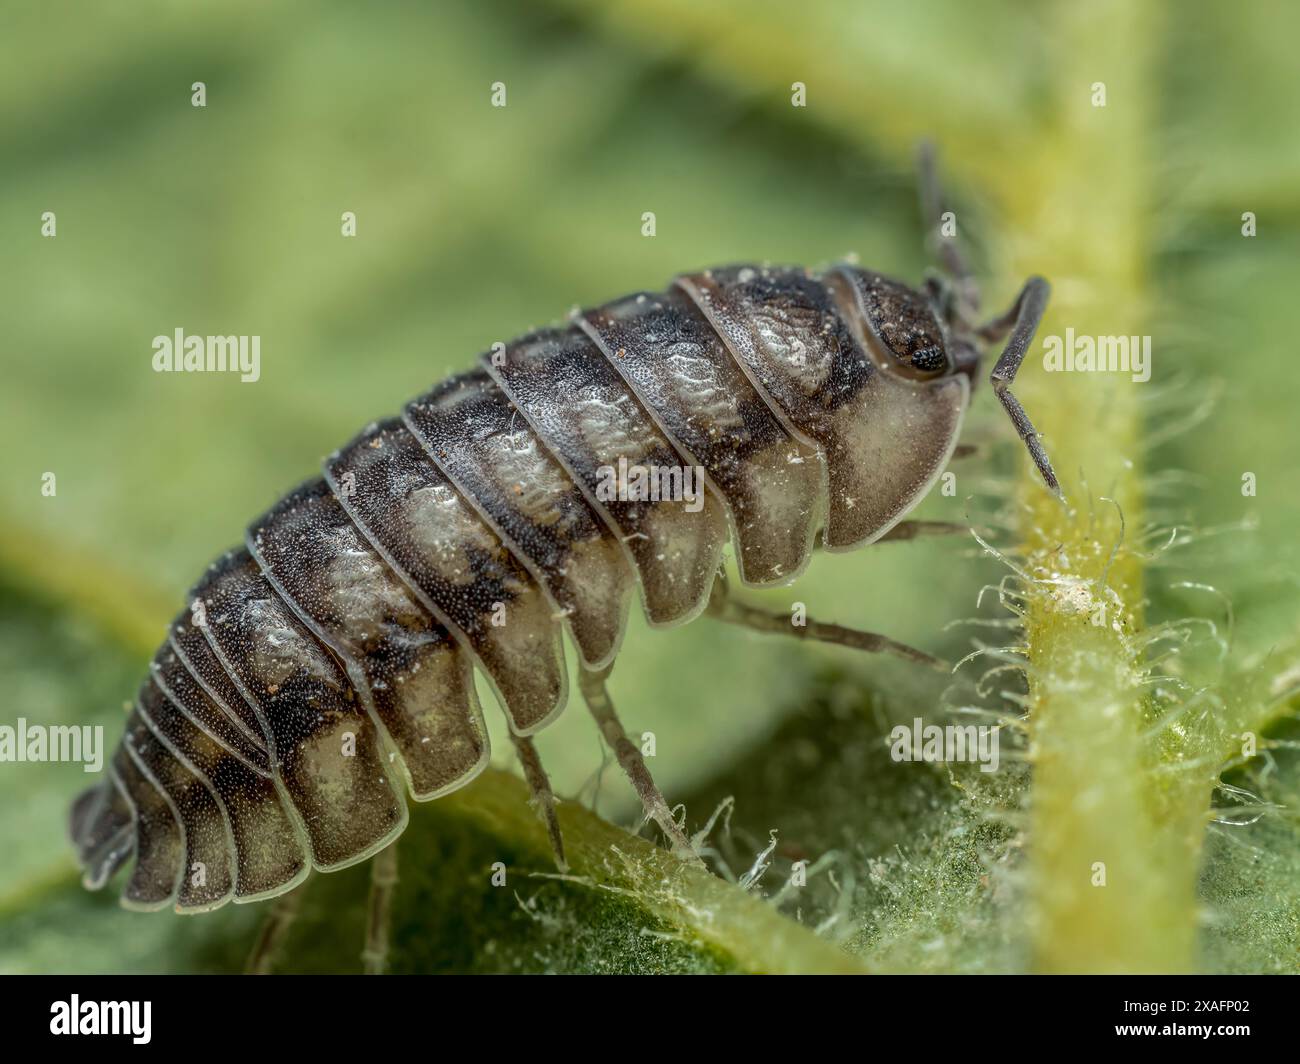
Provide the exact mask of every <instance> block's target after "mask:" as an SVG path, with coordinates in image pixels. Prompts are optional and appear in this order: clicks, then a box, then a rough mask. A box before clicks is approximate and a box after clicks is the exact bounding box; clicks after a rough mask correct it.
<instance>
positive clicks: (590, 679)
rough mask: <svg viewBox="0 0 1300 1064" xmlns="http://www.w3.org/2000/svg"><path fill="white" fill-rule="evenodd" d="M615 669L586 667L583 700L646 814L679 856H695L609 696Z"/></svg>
mask: <svg viewBox="0 0 1300 1064" xmlns="http://www.w3.org/2000/svg"><path fill="white" fill-rule="evenodd" d="M611 669H612V666H607V667H606V668H604V669H600V670H599V671H597V672H588V671H586V670H585V669H584V670H582V672H581V675H580V676H579V684H580V686H581V688H582V697H583V700H584V701H585V702H586V703H587V708H588V709H589V710H591V715H592V716H593V717H595V718H596V724H597V725H598V726H599V728H600V734H601V735H602V736H603V737H604V739H605V742H606V743H607V744H608V746H609V748H610V750H612V751H613V752H614V756H615V758H617V759H618V763H619V765H621V766H622V768H623V771H624V772H625V773H627V778H628V780H629V781H631V783H632V786H633V787H634V788H635V789H636V793H637V796H638V797H639V798H640V799H641V806H642V808H643V809H644V810H645V813H646V816H648V817H649V818H650V819H651V820H653V821H654V822H655V823H656V824H658V825H659V830H660V831H662V832H663V833H664V834H665V835H666V836H667V837H668V840H669V841H670V842H671V843H672V847H673V852H674V853H676V854H677V855H678V856H679V857H688V858H695V857H696V855H695V850H694V847H692V846H691V842H690V840H689V839H688V838H687V837H686V833H685V832H684V831H682V829H681V827H680V826H679V825H678V823H677V821H676V820H674V819H673V812H672V809H671V808H670V807H669V805H668V802H667V801H666V800H665V799H664V796H663V793H662V792H661V791H660V790H659V787H658V785H657V784H656V783H655V781H654V777H653V776H651V775H650V769H649V767H648V766H647V765H646V763H645V758H644V757H642V756H641V751H640V750H639V749H638V748H637V746H636V744H635V743H633V742H632V740H630V739H629V738H628V737H627V732H626V731H624V730H623V725H622V723H621V722H620V721H619V719H618V714H617V713H616V712H615V710H614V702H613V700H612V699H611V698H610V697H609V688H608V687H607V686H606V681H607V680H608V679H609V674H610V670H611ZM696 859H698V858H696Z"/></svg>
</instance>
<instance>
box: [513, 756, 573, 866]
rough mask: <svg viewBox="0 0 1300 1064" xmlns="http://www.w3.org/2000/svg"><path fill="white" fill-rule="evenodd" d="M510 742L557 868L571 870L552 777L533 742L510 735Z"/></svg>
mask: <svg viewBox="0 0 1300 1064" xmlns="http://www.w3.org/2000/svg"><path fill="white" fill-rule="evenodd" d="M510 740H511V742H513V743H514V744H515V753H516V754H518V755H519V764H520V765H521V766H522V767H523V770H524V779H525V780H527V782H528V789H529V790H530V791H531V792H532V802H531V804H532V806H533V809H534V810H536V812H537V815H538V816H539V817H541V819H542V823H543V824H544V825H545V826H546V835H547V838H549V839H550V841H551V853H552V854H554V855H555V867H556V868H557V869H559V870H560V871H561V872H567V871H568V870H569V862H568V861H566V860H565V858H564V837H563V836H562V835H561V834H560V819H559V817H557V816H556V815H555V793H554V792H553V791H552V790H551V780H550V777H549V776H547V775H546V769H545V768H543V767H542V759H541V756H540V755H539V754H538V753H537V746H536V745H535V744H534V743H533V741H532V739H529V738H527V737H525V736H521V735H515V734H514V733H511V735H510Z"/></svg>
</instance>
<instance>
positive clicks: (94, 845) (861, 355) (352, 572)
mask: <svg viewBox="0 0 1300 1064" xmlns="http://www.w3.org/2000/svg"><path fill="white" fill-rule="evenodd" d="M892 284H894V282H890V281H888V280H887V279H885V278H882V277H880V276H879V275H878V274H874V273H870V272H867V271H863V270H858V269H856V268H854V267H848V266H840V267H837V268H835V269H833V270H831V271H828V272H827V273H824V274H821V275H814V274H811V273H809V272H808V271H805V270H802V269H794V268H768V267H759V266H729V267H724V268H720V269H714V270H709V271H705V272H703V273H696V274H686V275H683V276H681V277H679V278H678V279H677V280H676V281H675V283H674V284H673V286H672V287H671V288H670V289H669V290H668V291H666V292H657V293H651V292H643V293H639V294H635V295H631V296H627V297H625V298H623V299H619V300H615V301H614V302H612V303H608V304H606V305H604V306H602V307H598V308H595V309H593V310H588V311H585V312H582V313H580V314H577V315H575V316H574V318H573V320H572V321H570V322H569V323H568V324H566V325H563V326H558V327H553V328H547V329H542V330H539V331H537V332H533V333H531V334H529V335H527V336H524V337H522V338H520V339H518V340H515V341H513V342H512V343H510V344H507V345H505V349H504V351H503V352H499V353H497V354H491V353H489V354H485V355H484V356H482V359H481V363H480V366H479V368H477V369H474V370H471V371H470V372H468V373H465V374H461V375H459V376H456V377H452V378H450V379H449V380H447V381H445V382H443V383H442V384H439V385H437V386H436V387H434V388H433V389H432V390H431V391H429V392H428V393H427V394H425V395H423V396H420V397H419V398H417V399H415V400H413V401H412V402H411V403H409V404H408V405H407V407H406V409H405V411H404V413H403V416H402V418H401V419H392V420H389V421H384V422H380V423H376V424H372V425H371V426H369V427H368V428H367V429H365V430H364V431H363V432H362V433H361V434H360V435H359V436H357V438H356V439H354V440H353V441H352V442H351V443H349V444H348V445H347V446H346V447H344V448H342V449H341V450H339V451H336V452H335V453H334V454H332V455H330V456H329V457H328V458H327V459H326V461H325V464H324V470H323V473H324V475H323V477H321V478H318V479H316V480H313V481H309V482H308V483H306V484H303V485H302V486H300V487H298V488H297V489H295V490H294V491H292V492H291V493H290V494H289V495H287V496H286V497H285V498H284V499H283V500H281V501H280V502H279V503H277V504H276V505H275V506H274V507H272V508H271V509H270V510H269V511H268V512H267V513H266V514H264V515H263V516H262V517H260V518H258V519H257V520H256V521H254V522H253V523H252V525H250V526H249V529H248V533H247V537H246V541H245V546H244V547H242V548H240V549H238V550H235V551H231V552H229V553H228V554H226V555H225V556H223V557H222V558H220V559H218V561H217V562H215V563H214V564H213V565H212V566H211V567H210V568H209V569H208V571H207V573H205V574H204V576H203V578H202V579H201V580H200V581H199V583H198V584H197V585H196V586H195V588H194V589H193V591H192V592H191V594H190V598H189V601H188V603H187V606H186V609H185V611H184V612H183V613H182V614H181V615H180V616H179V617H178V618H177V619H176V621H175V622H174V623H173V624H172V626H171V630H170V632H169V636H168V639H167V642H166V643H165V644H164V645H163V646H162V648H161V649H160V650H159V651H158V653H157V655H156V656H155V658H154V660H153V662H152V664H151V667H150V676H149V678H148V679H147V680H146V681H145V683H144V685H143V686H142V687H141V690H140V693H139V696H138V697H137V700H136V704H135V708H134V710H133V711H132V713H131V714H130V716H129V718H128V720H127V725H126V731H125V734H124V736H123V739H122V744H121V745H120V746H119V748H118V750H117V752H116V754H115V756H114V757H113V759H112V762H111V764H110V768H109V770H108V772H107V774H106V778H105V780H104V781H102V782H101V783H100V784H98V785H97V786H95V787H92V788H90V789H89V790H88V791H86V792H84V793H83V794H82V795H80V796H79V797H78V798H77V800H76V801H75V803H74V804H73V808H72V813H71V818H70V823H71V831H72V836H73V841H74V843H75V845H76V849H77V854H78V857H79V859H80V861H81V864H82V867H83V870H84V880H85V883H86V885H87V886H88V887H90V888H99V887H101V886H103V885H104V884H105V883H106V882H107V881H108V879H109V878H110V877H111V876H112V874H113V873H114V872H115V871H116V870H117V869H118V868H119V867H121V866H122V865H123V864H124V863H125V862H126V861H127V860H128V859H129V858H130V857H131V856H132V855H134V856H135V859H136V860H135V865H134V868H133V870H132V872H131V874H130V876H129V877H128V879H127V882H126V885H125V887H124V889H123V903H124V904H126V905H128V906H130V907H133V908H146V909H147V908H159V907H162V906H166V905H173V906H174V907H175V908H176V909H177V910H179V911H182V912H202V911H206V910H208V909H212V908H215V907H217V906H219V905H221V904H223V903H225V902H226V901H228V900H231V899H234V900H236V901H251V900H256V899H260V898H265V897H270V896H273V895H275V894H279V893H282V892H283V891H285V890H288V889H289V888H291V887H292V886H294V885H295V884H297V883H298V882H300V881H301V879H302V878H303V877H304V876H305V875H306V874H307V872H308V870H309V869H310V868H313V867H314V868H317V869H321V870H330V869H335V868H340V867H343V866H345V865H348V864H352V863H354V862H356V861H359V860H362V859H363V858H365V857H367V856H369V855H371V854H372V853H374V852H376V851H377V850H379V849H381V848H382V847H384V846H386V845H387V844H388V843H389V842H391V841H392V840H393V839H394V838H396V836H397V835H398V834H399V833H400V832H401V831H402V829H403V828H404V826H405V824H406V818H407V813H406V803H405V798H404V794H405V793H409V794H410V796H411V797H412V798H413V799H415V800H416V801H427V800H429V799H432V798H437V797H438V796H440V795H443V794H446V793H447V792H449V791H451V790H454V789H456V788H458V787H461V786H463V785H464V784H465V783H467V782H468V781H469V780H470V779H472V778H473V777H474V776H475V775H476V774H477V773H478V772H479V771H480V770H481V769H482V768H483V767H484V765H486V764H487V761H488V755H489V751H488V740H487V731H486V728H485V727H484V724H483V719H482V714H481V711H480V709H479V706H478V703H477V700H476V698H475V694H474V683H473V675H472V673H473V670H474V669H476V668H477V669H478V670H479V671H481V672H482V673H483V675H484V676H485V677H486V679H487V680H488V682H489V684H490V686H491V688H492V690H493V691H494V693H495V694H496V696H497V698H498V699H499V701H500V702H501V705H502V707H503V708H504V710H505V712H506V714H507V717H508V720H509V723H510V726H511V728H512V729H513V731H514V732H515V733H516V734H518V735H530V734H532V733H534V732H536V731H538V730H539V729H541V728H543V727H545V726H546V725H547V724H548V723H549V722H550V721H552V720H553V719H554V718H555V717H556V716H557V715H558V714H559V713H560V712H561V710H562V709H563V708H564V704H565V701H566V699H567V693H568V692H567V671H566V668H565V664H564V653H563V639H562V635H563V633H566V632H567V634H568V636H569V639H570V641H571V642H572V644H573V645H574V648H575V650H576V652H577V655H578V660H579V663H580V665H581V666H582V667H583V668H585V669H589V670H597V669H601V668H604V667H606V666H607V665H608V664H609V663H610V662H611V661H612V660H613V658H614V656H615V654H616V653H617V652H618V648H619V645H620V643H621V640H622V636H623V631H624V627H625V624H626V620H627V614H628V606H629V602H630V599H631V596H632V592H633V591H634V590H635V589H637V588H639V590H640V593H641V600H642V604H643V607H644V609H645V613H646V617H647V619H648V620H649V622H650V623H651V624H652V625H656V626H666V625H675V624H681V623H684V622H685V621H688V620H690V619H692V618H693V617H695V616H697V615H698V614H699V613H700V612H701V611H702V610H703V609H704V607H705V605H706V604H707V602H708V598H709V592H710V589H711V587H712V585H713V580H714V577H715V575H716V574H717V572H718V568H719V565H720V561H721V555H722V550H723V547H724V546H725V544H726V542H727V540H728V539H729V538H730V539H731V540H733V541H734V544H735V548H734V549H735V553H736V560H737V565H738V568H739V571H740V575H741V578H742V580H743V581H744V582H745V583H747V584H750V585H754V586H770V585H773V584H781V583H788V582H789V581H790V580H792V579H793V578H794V577H796V576H797V575H798V574H799V573H800V572H801V571H802V570H803V568H804V566H805V565H806V564H807V561H808V558H809V555H810V553H811V550H812V548H813V542H814V539H815V538H816V536H817V533H818V531H819V530H820V532H821V540H822V543H823V545H824V546H825V547H827V548H828V549H831V550H845V549H849V548H851V547H854V546H857V545H860V544H863V543H866V542H870V541H871V540H872V539H874V538H877V537H879V536H881V535H883V534H884V533H885V532H886V531H888V529H889V528H890V527H891V526H892V525H893V524H895V523H896V522H897V521H898V520H900V519H901V518H902V517H903V516H904V515H905V514H906V513H907V511H908V510H909V509H910V508H911V507H912V506H913V505H914V504H915V503H916V502H917V500H918V499H919V498H920V497H921V495H922V494H923V493H924V492H925V491H926V490H927V488H928V487H929V485H930V484H931V483H933V481H934V479H935V477H937V475H938V473H939V471H940V470H941V469H942V467H943V464H944V463H945V462H946V461H947V459H948V456H949V455H950V454H951V451H952V448H953V445H954V443H955V441H956V438H957V432H958V430H959V428H960V424H961V418H962V414H963V412H964V410H965V407H966V404H967V401H968V384H967V381H966V378H965V377H964V376H961V375H959V374H953V373H942V374H940V375H934V374H933V370H934V367H933V365H932V362H933V358H934V355H933V352H932V350H931V349H932V347H933V346H934V344H935V343H939V344H940V345H941V343H942V337H941V335H940V334H939V333H938V332H937V331H934V330H937V328H938V327H937V325H936V324H935V323H933V322H930V321H926V320H924V318H923V317H921V318H916V317H908V315H907V314H905V313H903V311H904V310H909V306H908V305H904V304H901V303H898V301H897V300H893V299H892V297H891V296H892V293H893V289H892V288H891V287H890V285H892ZM896 304H897V305H896ZM909 313H910V310H909ZM891 360H892V361H891ZM656 478H657V479H656ZM647 483H649V484H652V485H659V487H660V488H661V489H662V490H660V491H658V492H657V493H655V492H653V491H652V492H651V493H650V494H649V495H648V497H647V494H646V492H645V491H644V490H633V489H634V487H635V486H636V485H637V484H640V485H641V486H642V487H644V485H645V484H647ZM691 484H694V485H695V488H694V490H693V491H692V490H688V486H689V485H691ZM199 870H201V873H202V874H197V872H198V871H199Z"/></svg>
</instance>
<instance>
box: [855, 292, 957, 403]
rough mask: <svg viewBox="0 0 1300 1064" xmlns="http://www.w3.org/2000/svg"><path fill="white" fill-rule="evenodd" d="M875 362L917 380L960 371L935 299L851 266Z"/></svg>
mask: <svg viewBox="0 0 1300 1064" xmlns="http://www.w3.org/2000/svg"><path fill="white" fill-rule="evenodd" d="M850 269H851V272H852V273H853V274H854V275H855V276H854V281H855V288H856V289H857V294H858V306H859V307H860V309H861V311H862V313H863V316H864V317H865V319H866V320H865V322H864V323H863V325H864V328H863V333H864V334H865V337H866V341H867V345H868V347H869V348H871V355H872V357H873V359H874V360H875V361H876V362H877V363H878V364H880V365H881V366H882V367H884V368H886V369H889V370H891V371H893V372H895V373H898V374H899V375H901V376H904V377H910V378H912V379H915V380H932V379H934V378H935V377H942V376H944V375H946V374H949V373H951V372H952V371H953V370H954V369H956V368H958V367H957V365H956V363H955V362H954V360H953V358H952V357H951V355H950V352H949V350H948V343H947V336H946V332H945V329H944V327H943V325H942V324H941V322H940V320H939V318H938V317H936V315H935V311H934V309H933V304H932V300H931V297H930V296H929V295H927V294H926V293H925V292H922V291H918V290H916V289H915V288H911V287H909V286H908V285H905V284H903V283H902V282H901V281H895V280H893V279H891V278H889V277H885V276H883V275H882V274H878V273H873V272H871V271H869V270H862V269H858V268H857V267H851V268H850Z"/></svg>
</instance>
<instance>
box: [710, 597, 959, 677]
mask: <svg viewBox="0 0 1300 1064" xmlns="http://www.w3.org/2000/svg"><path fill="white" fill-rule="evenodd" d="M708 614H709V616H710V617H714V618H716V619H717V620H719V621H725V622H726V623H727V624H736V625H740V626H742V627H744V628H750V629H752V630H754V631H755V632H765V633H767V634H769V635H790V636H794V637H795V638H796V639H814V640H816V641H817V642H819V643H834V644H836V645H837V646H842V647H850V648H852V649H853V650H864V651H866V652H867V653H870V654H882V653H883V654H893V655H894V656H895V657H900V658H903V659H905V660H907V661H911V662H914V663H916V664H918V665H928V666H929V667H930V668H932V669H938V670H940V671H942V672H947V671H948V670H949V668H950V666H949V665H948V663H947V662H944V661H940V660H939V659H938V658H936V657H932V656H931V655H929V654H927V653H926V652H925V651H924V650H917V649H916V647H910V646H908V645H907V644H906V643H899V642H897V641H896V640H893V639H890V638H889V637H888V636H884V635H877V634H876V633H875V632H863V631H860V630H859V629H857V628H846V627H844V626H843V625H841V624H827V623H825V622H823V621H814V620H813V619H812V618H811V617H809V618H805V623H804V624H801V625H799V624H794V623H792V621H791V618H790V615H789V614H786V613H781V612H780V611H775V610H765V609H762V608H761V607H758V606H750V605H748V604H746V603H743V602H738V601H737V600H736V599H734V598H732V596H731V592H730V590H729V588H728V586H727V582H726V580H725V579H724V578H723V575H722V574H721V573H719V574H718V579H717V580H716V581H714V584H713V593H712V595H711V596H710V597H709V607H708Z"/></svg>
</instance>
